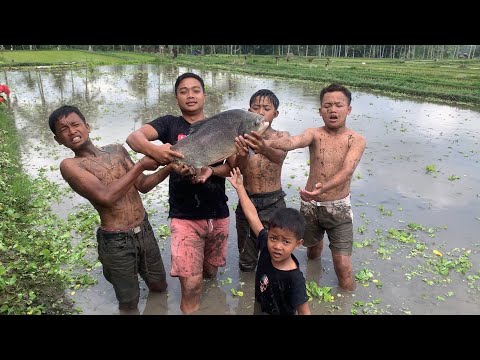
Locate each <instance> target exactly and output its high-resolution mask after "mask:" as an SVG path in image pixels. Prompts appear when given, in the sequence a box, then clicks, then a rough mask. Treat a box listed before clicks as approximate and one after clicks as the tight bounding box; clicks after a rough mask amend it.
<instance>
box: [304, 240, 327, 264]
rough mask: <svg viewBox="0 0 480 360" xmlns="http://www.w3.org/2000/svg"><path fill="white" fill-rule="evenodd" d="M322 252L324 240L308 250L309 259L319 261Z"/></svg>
mask: <svg viewBox="0 0 480 360" xmlns="http://www.w3.org/2000/svg"><path fill="white" fill-rule="evenodd" d="M322 250H323V240H322V241H320V242H319V243H318V244H316V245H313V246H310V247H309V248H307V257H308V258H309V259H312V260H315V259H319V258H320V257H321V256H322Z"/></svg>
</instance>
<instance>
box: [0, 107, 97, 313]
mask: <svg viewBox="0 0 480 360" xmlns="http://www.w3.org/2000/svg"><path fill="white" fill-rule="evenodd" d="M0 129H1V130H0V314H68V313H72V312H73V311H74V310H73V304H72V302H71V300H69V299H68V298H67V296H66V293H65V290H66V289H68V288H70V289H78V288H79V287H81V286H85V285H89V284H92V283H94V281H95V280H94V279H93V278H91V277H90V276H89V275H88V274H85V272H84V271H79V269H80V267H81V266H83V267H86V268H88V269H91V268H92V267H93V266H94V265H92V264H91V263H90V262H89V261H87V260H85V259H84V255H85V254H86V251H87V246H90V244H89V243H88V242H86V241H83V240H82V241H80V242H79V243H78V244H77V245H76V246H73V245H72V243H71V236H72V235H71V231H72V230H76V231H77V232H78V233H80V234H81V233H82V231H88V232H90V233H92V232H93V228H92V227H91V226H90V227H88V226H87V227H85V226H84V227H83V230H82V228H80V227H77V228H78V229H77V228H76V227H75V226H74V224H73V223H72V221H63V220H61V219H59V218H58V217H57V216H56V215H55V214H53V213H52V211H51V209H50V204H51V203H52V202H53V201H56V200H58V199H59V198H60V196H61V195H62V192H61V191H60V190H59V189H58V188H57V186H56V185H55V184H53V183H52V182H49V181H48V180H47V179H46V178H45V176H44V172H40V176H39V177H38V178H36V179H32V178H30V177H28V176H27V175H26V174H24V173H23V172H22V169H21V166H20V158H21V157H20V151H19V139H18V137H17V133H16V130H15V124H14V122H13V120H12V119H11V117H10V116H9V114H8V113H7V112H5V111H3V110H0ZM74 218H75V219H76V221H78V220H79V218H80V217H78V216H74ZM82 224H83V222H82ZM90 237H91V236H90Z"/></svg>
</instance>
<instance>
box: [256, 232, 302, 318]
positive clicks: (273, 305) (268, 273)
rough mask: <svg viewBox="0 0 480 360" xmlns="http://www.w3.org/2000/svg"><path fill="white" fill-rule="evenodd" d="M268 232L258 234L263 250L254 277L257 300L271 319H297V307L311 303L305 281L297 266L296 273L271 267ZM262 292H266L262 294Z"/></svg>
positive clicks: (293, 257)
mask: <svg viewBox="0 0 480 360" xmlns="http://www.w3.org/2000/svg"><path fill="white" fill-rule="evenodd" d="M267 238H268V231H267V230H266V229H263V230H262V231H260V233H259V234H258V242H259V247H260V249H261V252H260V257H259V259H258V265H257V272H256V274H255V298H256V299H257V301H258V302H260V305H261V306H262V311H263V312H265V313H267V314H271V315H294V314H295V313H296V311H297V306H299V305H301V304H304V303H306V302H307V301H308V296H307V289H306V285H305V277H304V276H303V273H302V272H301V271H300V269H299V268H298V266H299V264H298V260H297V258H296V257H295V255H293V254H292V259H293V261H295V263H296V264H297V268H296V269H293V270H288V271H284V270H278V269H276V268H275V267H274V266H273V265H272V260H271V258H270V253H269V252H268V249H267V247H266V243H267ZM262 290H263V291H262Z"/></svg>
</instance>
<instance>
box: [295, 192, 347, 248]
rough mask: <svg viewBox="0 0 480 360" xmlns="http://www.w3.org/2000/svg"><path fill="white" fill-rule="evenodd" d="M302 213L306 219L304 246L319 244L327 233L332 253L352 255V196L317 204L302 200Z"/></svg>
mask: <svg viewBox="0 0 480 360" xmlns="http://www.w3.org/2000/svg"><path fill="white" fill-rule="evenodd" d="M300 212H301V213H302V215H303V216H304V217H305V221H306V226H305V235H304V237H303V245H304V246H306V247H311V246H314V245H316V244H318V243H319V242H320V241H321V240H323V237H324V235H325V232H327V235H328V240H329V242H330V244H329V247H330V250H331V251H332V253H335V254H340V255H351V254H352V245H353V213H352V206H351V204H350V195H347V196H346V197H345V198H343V199H340V200H333V201H324V202H317V203H315V204H313V203H311V202H306V201H303V200H302V203H301V205H300Z"/></svg>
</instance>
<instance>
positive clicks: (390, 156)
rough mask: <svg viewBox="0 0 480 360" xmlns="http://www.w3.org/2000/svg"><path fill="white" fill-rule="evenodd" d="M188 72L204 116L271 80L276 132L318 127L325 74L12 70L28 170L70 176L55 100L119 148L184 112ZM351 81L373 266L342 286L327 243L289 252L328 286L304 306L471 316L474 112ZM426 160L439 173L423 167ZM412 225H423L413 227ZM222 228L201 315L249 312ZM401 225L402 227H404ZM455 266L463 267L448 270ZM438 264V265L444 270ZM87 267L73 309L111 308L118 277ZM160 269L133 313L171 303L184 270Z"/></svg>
mask: <svg viewBox="0 0 480 360" xmlns="http://www.w3.org/2000/svg"><path fill="white" fill-rule="evenodd" d="M192 70H193V71H194V72H197V73H198V74H200V75H201V76H202V77H203V78H204V79H205V84H206V87H207V105H206V113H207V116H210V115H213V114H215V113H217V112H220V111H223V110H227V109H232V108H243V109H246V108H247V107H248V100H249V99H250V96H251V95H252V93H253V92H255V91H256V90H258V89H261V88H268V89H271V90H273V91H274V92H275V93H276V94H277V96H278V98H279V99H280V108H279V111H280V115H279V117H278V118H277V119H275V120H274V123H273V127H274V128H275V129H278V130H286V131H289V132H290V133H291V134H297V133H299V132H300V131H302V130H303V129H304V128H307V127H318V126H322V125H323V123H322V121H321V118H320V116H319V115H318V107H319V98H318V94H319V91H320V89H321V88H322V87H323V86H324V85H325V84H312V83H305V82H292V81H285V80H275V79H267V78H262V77H252V76H245V75H235V74H230V73H226V72H210V71H200V70H196V69H187V68H182V67H180V68H178V67H163V66H162V67H158V66H153V65H143V66H104V67H97V68H94V69H88V70H87V69H79V70H62V71H56V72H52V71H50V70H48V69H47V70H45V69H42V70H32V71H29V72H20V71H18V72H17V71H15V72H14V71H7V72H4V73H2V74H0V82H1V83H5V82H8V86H9V87H10V89H11V90H12V94H11V100H12V107H13V110H14V114H15V119H16V123H17V127H18V128H19V131H20V134H21V135H22V136H23V138H24V143H23V155H22V156H23V162H24V164H25V167H26V169H27V170H28V172H30V173H31V174H32V175H34V176H35V175H36V174H37V173H38V171H39V169H41V168H46V169H47V173H48V176H49V177H50V178H51V179H52V180H53V181H55V182H58V184H59V186H65V183H64V182H63V180H62V179H61V177H60V175H59V171H58V164H59V163H60V160H61V159H62V158H64V157H67V156H71V152H70V150H68V149H66V148H62V147H60V146H59V145H58V144H57V143H56V142H54V140H53V136H52V133H51V132H50V130H49V128H48V126H47V118H48V115H49V114H50V112H51V111H52V110H54V109H55V108H57V107H58V106H60V105H62V104H75V105H77V106H79V108H80V109H81V110H82V111H83V112H84V114H85V116H86V118H87V121H89V122H90V124H91V127H92V133H91V137H92V139H93V140H94V143H95V144H97V145H99V146H103V145H106V144H109V143H112V142H118V143H122V144H124V145H125V146H126V144H125V139H126V137H127V135H128V134H129V133H130V132H132V131H133V130H135V129H137V128H138V127H139V126H141V125H142V124H144V123H146V122H147V121H150V120H152V119H153V118H155V117H157V116H159V115H161V114H167V113H173V114H178V113H179V112H178V109H177V106H176V103H175V98H174V96H173V84H174V82H175V79H176V77H177V76H178V75H179V74H180V73H183V72H185V71H192ZM351 90H352V93H353V99H352V113H351V115H350V117H349V118H348V119H347V125H348V126H349V127H351V128H353V129H355V130H356V131H358V132H360V133H362V134H363V135H365V137H366V139H367V148H366V150H365V153H364V155H363V158H362V161H361V163H360V164H359V166H358V168H357V170H356V172H355V174H354V179H353V181H352V189H351V192H352V205H353V211H354V230H355V231H354V240H355V242H356V243H358V247H355V248H354V252H353V257H352V260H353V266H354V271H355V273H359V276H360V277H361V275H362V274H364V275H365V274H369V275H368V276H367V277H366V280H365V281H364V282H359V284H358V288H357V290H356V291H355V293H343V292H340V291H338V289H337V287H336V284H337V281H336V276H335V273H334V271H333V265H332V260H331V254H330V251H329V249H328V247H327V246H325V250H324V253H323V254H322V259H321V260H317V261H310V260H308V261H307V260H306V252H305V248H301V249H298V250H296V256H297V258H298V259H299V261H300V266H301V270H302V271H303V273H304V274H305V276H306V278H307V281H312V280H313V281H315V282H317V283H319V284H320V286H327V287H332V289H331V293H332V294H334V299H335V300H334V301H333V302H328V303H325V302H322V303H319V302H318V300H317V299H313V300H312V301H311V302H310V307H311V309H312V313H313V314H351V313H358V314H479V313H480V296H479V286H480V280H478V279H477V277H478V276H479V270H480V256H479V249H480V238H479V236H478V234H479V233H480V190H479V189H480V187H479V185H478V184H479V183H480V164H479V160H480V145H479V139H480V112H479V109H466V108H461V107H453V106H448V105H440V104H433V103H428V102H421V101H412V100H409V99H399V98H391V97H387V96H380V95H374V94H370V93H365V92H361V91H357V90H356V89H351ZM307 160H308V149H298V150H295V151H291V152H290V153H289V154H288V156H287V159H286V161H285V164H284V168H283V173H282V183H283V187H284V190H285V191H286V192H287V205H288V206H292V207H296V208H298V207H299V196H298V188H301V187H303V186H304V184H305V182H306V179H307V176H308V164H307ZM429 165H430V166H431V165H434V167H435V170H436V171H435V172H433V173H428V172H427V171H426V167H427V166H429ZM227 188H228V190H227V195H228V197H229V205H230V206H231V208H232V211H231V214H234V213H233V208H234V206H235V204H236V202H237V198H236V195H235V191H234V190H233V189H232V188H231V186H228V187H227ZM167 190H168V182H164V183H162V184H160V185H159V186H157V188H156V189H155V190H153V191H152V192H150V193H149V194H147V195H145V205H146V208H147V209H148V211H149V212H150V213H151V214H152V215H151V222H152V224H153V226H154V229H156V230H157V231H158V230H159V227H160V226H161V225H162V224H168V220H167V208H166V204H168V203H167ZM85 203H86V201H85V200H84V199H82V198H81V197H79V196H77V195H72V198H68V199H65V201H64V202H62V203H60V204H53V207H54V209H55V211H57V212H58V213H59V215H60V216H66V214H68V213H69V212H72V211H75V209H76V207H77V206H78V205H80V204H85ZM408 224H415V225H411V227H415V226H417V227H419V226H422V227H423V228H424V230H423V231H422V230H416V231H413V230H409V229H408V227H407V226H408ZM230 230H231V232H230V239H229V244H228V257H227V266H226V267H225V268H223V269H220V270H221V271H220V273H219V275H218V277H217V279H215V280H209V281H206V282H205V283H204V288H203V294H202V306H201V309H200V311H198V314H252V313H253V304H254V299H253V296H254V287H253V279H254V274H253V273H241V272H240V271H239V270H238V265H237V263H238V254H237V247H236V232H235V217H234V216H232V217H231V224H230ZM396 230H405V231H406V232H404V233H403V236H401V235H398V233H396V232H395V231H396ZM408 234H410V236H409V235H408ZM327 244H328V241H327ZM327 244H326V245H327ZM160 245H161V248H162V255H163V259H164V263H165V266H166V268H167V271H168V269H169V268H170V246H169V239H168V238H167V239H164V240H163V239H160ZM433 250H436V251H438V252H440V253H441V254H442V255H443V256H442V257H440V256H437V255H435V254H434V253H433ZM462 255H463V256H462ZM440 261H442V262H440ZM470 265H471V267H470ZM449 267H450V268H449ZM445 269H446V270H445ZM462 269H463V271H464V272H465V274H463V273H462V272H457V271H455V270H458V271H461V270H462ZM440 270H443V271H444V273H445V274H444V275H441V274H439V273H438V272H439V271H440ZM93 271H94V272H95V274H96V276H97V277H98V284H96V285H94V286H91V287H90V288H88V289H83V290H80V291H77V292H76V293H75V294H74V295H73V299H74V300H75V301H76V306H77V307H79V308H81V309H82V311H83V314H118V313H119V312H118V310H117V304H116V299H115V295H114V292H113V288H112V287H111V285H110V284H109V283H108V282H107V281H106V280H105V279H104V277H103V275H102V274H101V270H100V269H99V268H97V269H96V270H93ZM445 271H446V272H445ZM370 275H371V276H370ZM167 280H168V284H169V287H168V290H167V292H166V293H163V294H149V292H148V290H146V286H145V284H144V283H143V282H141V288H142V292H141V300H140V305H139V311H138V313H139V314H180V310H179V300H180V286H179V281H178V280H177V279H176V278H172V277H168V279H167ZM232 289H234V290H237V291H239V290H241V291H243V293H244V296H242V297H239V296H234V295H233V294H232V291H231V290H232Z"/></svg>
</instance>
